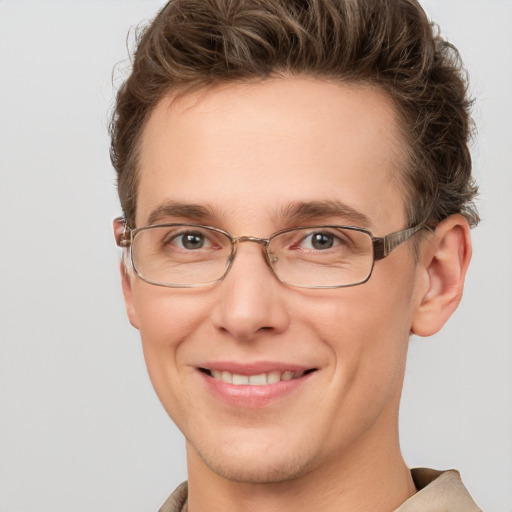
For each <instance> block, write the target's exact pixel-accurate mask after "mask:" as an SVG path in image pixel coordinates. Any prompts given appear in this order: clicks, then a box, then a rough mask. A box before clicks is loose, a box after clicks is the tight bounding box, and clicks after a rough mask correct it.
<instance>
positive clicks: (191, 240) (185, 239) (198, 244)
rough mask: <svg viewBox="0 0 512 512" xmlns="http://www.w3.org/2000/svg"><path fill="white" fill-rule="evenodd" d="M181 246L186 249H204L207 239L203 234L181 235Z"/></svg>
mask: <svg viewBox="0 0 512 512" xmlns="http://www.w3.org/2000/svg"><path fill="white" fill-rule="evenodd" d="M178 239H181V240H180V241H181V245H182V246H183V247H184V248H185V249H190V250H193V249H202V248H203V247H204V243H205V238H204V236H203V235H202V234H201V233H185V234H183V235H180V237H178Z"/></svg>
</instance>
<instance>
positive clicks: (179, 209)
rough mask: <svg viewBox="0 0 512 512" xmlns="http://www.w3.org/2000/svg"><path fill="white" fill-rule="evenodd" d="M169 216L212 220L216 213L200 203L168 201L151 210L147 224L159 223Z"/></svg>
mask: <svg viewBox="0 0 512 512" xmlns="http://www.w3.org/2000/svg"><path fill="white" fill-rule="evenodd" d="M169 217H182V218H183V217H184V218H186V219H188V220H194V221H198V222H205V221H208V220H212V219H213V218H214V217H215V214H214V212H213V210H212V209H210V208H208V207H206V206H203V205H200V204H194V203H182V202H179V201H166V202H165V203H162V204H160V205H158V206H157V207H156V208H155V209H154V210H152V211H151V213H150V214H149V216H148V220H147V225H152V224H157V223H159V222H161V221H162V220H165V219H168V218H169Z"/></svg>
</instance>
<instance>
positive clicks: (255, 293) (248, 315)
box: [213, 240, 290, 341]
mask: <svg viewBox="0 0 512 512" xmlns="http://www.w3.org/2000/svg"><path fill="white" fill-rule="evenodd" d="M247 241H250V240H247ZM217 287H218V288H217V289H218V293H219V300H218V301H217V303H216V305H215V309H214V312H213V320H214V324H215V326H216V328H217V329H220V330H222V331H224V332H227V333H229V334H230V335H231V336H232V337H233V338H234V339H236V340H238V341H250V340H252V339H255V338H257V337H258V336H260V335H261V334H263V333H266V334H270V335H272V334H277V333H281V332H283V331H284V330H285V329H286V327H287V326H288V324H289V316H288V312H287V308H286V295H287V294H288V293H290V290H289V289H288V288H287V287H286V286H285V285H284V284H282V283H281V282H280V281H279V280H278V279H277V278H276V277H275V276H274V274H273V273H272V271H271V270H270V268H269V266H268V265H267V263H266V261H265V256H264V254H263V252H262V248H261V246H260V245H259V244H258V243H244V244H241V245H240V246H239V247H238V250H237V254H236V257H235V259H234V261H233V264H232V266H231V269H230V271H229V272H228V274H227V275H226V277H225V278H224V279H223V281H221V282H220V283H219V284H218V285H217Z"/></svg>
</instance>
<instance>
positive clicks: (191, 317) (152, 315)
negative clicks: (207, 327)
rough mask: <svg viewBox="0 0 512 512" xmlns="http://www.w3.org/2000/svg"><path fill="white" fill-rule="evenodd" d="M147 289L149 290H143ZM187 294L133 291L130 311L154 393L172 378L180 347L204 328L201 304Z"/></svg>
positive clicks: (204, 309)
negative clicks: (132, 311)
mask: <svg viewBox="0 0 512 512" xmlns="http://www.w3.org/2000/svg"><path fill="white" fill-rule="evenodd" d="M149 286H151V289H149V290H146V288H147V287H149ZM197 295H198V294H196V293H194V292H193V291H192V292H191V293H188V291H187V290H185V291H184V290H172V289H168V288H158V287H156V286H152V285H146V284H145V283H141V284H140V285H139V287H138V288H134V293H133V297H134V307H135V309H136V311H137V318H138V322H139V331H140V336H141V340H142V348H143V351H144V358H145V360H146V365H147V368H148V373H149V376H150V378H151V380H152V382H153V385H154V386H155V389H156V391H157V393H158V394H159V395H160V393H159V389H160V388H161V386H160V385H159V384H160V383H162V384H163V383H167V386H168V383H169V382H170V380H172V379H175V378H176V374H177V370H182V369H183V368H180V353H181V351H182V343H183V341H184V340H186V339H187V337H189V336H190V334H191V333H193V332H196V331H197V330H199V329H200V328H201V327H202V326H203V325H204V320H205V318H206V317H207V313H208V311H209V307H208V305H207V304H206V303H205V301H204V300H203V299H202V298H201V297H199V296H197Z"/></svg>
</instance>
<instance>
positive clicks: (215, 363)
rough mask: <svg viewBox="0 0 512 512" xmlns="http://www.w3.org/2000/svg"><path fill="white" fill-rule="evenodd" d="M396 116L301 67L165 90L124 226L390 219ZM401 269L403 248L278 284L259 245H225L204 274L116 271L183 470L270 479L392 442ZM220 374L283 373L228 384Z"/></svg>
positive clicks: (406, 289)
mask: <svg viewBox="0 0 512 512" xmlns="http://www.w3.org/2000/svg"><path fill="white" fill-rule="evenodd" d="M396 123H397V119H396V115H395V112H394V109H393V106H392V103H391V101H390V100H389V99H388V98H387V97H386V95H385V94H384V93H382V92H380V91H378V90H375V89H371V88H362V87H360V88H355V87H349V86H346V85H335V84H332V83H328V82H321V81H315V80H313V79H307V78H286V79H281V80H277V79H276V80H267V81H265V82H262V83H259V84H253V85H226V86H222V87H218V88H216V89H213V90H209V91H206V92H205V91H201V92H200V93H194V94H193V95H188V96H185V97H183V98H181V99H179V100H178V101H176V102H174V103H171V101H170V98H166V99H165V100H164V101H161V102H160V104H159V105H158V106H157V107H156V109H155V111H154V112H153V114H152V116H151V118H150V119H149V122H148V124H147V126H146V127H145V130H144V133H143V137H142V144H141V148H140V157H141V158H140V182H139V187H138V196H137V217H136V225H137V227H138V226H144V225H147V224H148V223H149V222H150V220H149V219H150V218H151V222H156V223H167V222H185V223H189V222H192V223H193V222H197V223H201V224H208V225H211V226H214V227H218V228H222V229H224V230H226V231H228V232H229V233H231V234H232V235H235V236H241V235H252V236H257V237H268V236H269V235H270V234H272V233H274V232H276V231H278V230H281V229H285V228H289V227H293V226H303V225H322V224H323V225H325V224H338V225H339V224H345V225H346V224H349V225H353V224H355V223H356V220H355V219H358V220H359V221H360V225H361V222H363V220H362V218H364V217H366V219H367V220H366V221H365V222H364V223H365V225H364V226H363V227H366V228H369V229H371V230H372V232H373V233H374V234H375V235H377V236H382V235H385V234H388V233H390V232H392V231H395V230H399V229H402V228H404V227H406V218H405V214H404V210H405V209H404V202H403V194H402V192H401V191H400V189H399V186H398V183H399V179H398V174H399V172H400V167H401V164H402V163H403V158H404V156H403V152H402V151H401V146H402V145H403V143H402V142H401V138H400V136H399V134H398V130H397V126H396ZM327 203H329V204H330V205H331V206H332V204H337V205H339V206H341V205H344V207H341V208H339V211H337V210H333V209H332V208H324V207H323V205H325V204H327ZM303 204H304V205H306V206H308V205H309V206H311V205H312V204H314V205H315V208H311V207H303V208H297V205H303ZM190 205H196V206H200V207H202V212H203V213H202V214H201V215H199V213H198V212H194V210H198V209H197V208H190V207H189V206H190ZM183 206H186V208H185V207H183ZM291 210H295V213H296V215H295V216H294V218H293V219H290V216H289V215H285V213H286V212H288V213H289V212H290V211H291ZM347 212H349V213H347ZM359 217H361V219H359ZM416 272H417V268H416V267H415V265H414V257H413V255H412V252H411V248H410V246H409V245H408V244H404V245H402V246H400V247H399V248H397V249H396V250H395V251H394V252H393V253H392V254H391V255H390V256H389V257H388V258H386V259H384V260H382V261H379V262H377V263H376V265H375V269H374V271H373V275H372V277H371V279H370V280H369V281H368V282H367V283H365V284H363V285H359V286H355V287H352V288H339V289H325V290H321V289H304V288H293V287H290V286H287V285H284V284H282V283H281V282H279V281H278V280H277V279H276V277H275V276H274V275H273V274H272V273H271V271H270V269H269V267H268V266H267V264H266V262H265V259H264V257H263V254H262V250H261V247H260V246H259V245H257V244H253V243H242V244H240V246H239V248H238V253H237V256H236V258H235V261H234V263H233V266H232V268H231V270H230V272H229V273H228V275H227V276H226V277H225V279H224V280H223V281H222V282H220V283H217V284H215V285H211V286H208V287H203V288H193V289H183V288H164V287H159V286H153V285H150V284H148V283H145V282H143V281H142V280H141V279H139V278H137V277H136V276H134V275H133V272H131V273H129V275H128V277H126V278H125V280H124V291H125V297H126V301H127V307H128V312H129V315H130V319H131V321H132V323H133V325H134V326H135V327H137V328H138V329H139V330H140V333H141V337H142V343H143V348H144V354H145V358H146V363H147V367H148V371H149V375H150V377H151V380H152V382H153V385H154V387H155V390H156V392H157V394H158V396H159V398H160V400H161V401H162V403H163V405H164V407H165V409H166V410H167V412H168V413H169V415H170V416H171V417H172V419H173V420H174V421H175V422H176V424H177V425H178V427H179V428H180V429H181V431H182V432H183V433H184V435H185V437H186V439H187V449H188V454H189V466H190V465H191V466H193V467H194V465H196V466H197V465H202V464H203V462H204V463H205V464H206V466H207V467H208V468H210V469H211V470H213V471H214V472H216V473H218V474H220V475H222V476H225V477H227V478H230V479H234V480H240V481H252V482H264V481H281V480H286V479H290V478H293V477H296V476H299V475H302V474H305V473H307V472H308V471H312V470H314V469H317V468H321V467H328V466H330V465H331V466H332V465H340V464H343V463H344V461H345V462H346V461H349V460H351V459H353V460H356V459H357V460H360V459H361V458H362V457H363V458H364V457H368V459H370V458H371V457H376V456H378V455H377V454H378V451H379V448H378V447H380V446H382V445H386V443H387V444H388V445H389V444H391V445H393V444H394V443H396V442H397V414H398V412H397V411H398V402H399V396H400V391H401V386H402V378H403V371H404V365H405V358H406V350H407V341H408V337H409V333H410V327H411V318H412V316H413V313H414V309H415V307H416V306H417V303H418V300H419V299H418V298H417V296H418V293H416V290H415V288H416V286H415V282H416V280H415V274H416ZM212 370H215V374H216V376H217V377H215V376H213V375H212V372H211V371H212ZM223 371H224V372H228V373H225V374H224V378H226V379H229V376H230V374H236V375H242V376H247V375H260V377H258V378H256V380H258V379H261V374H266V377H267V378H268V377H269V375H270V374H272V378H271V380H272V379H274V380H275V379H276V375H278V379H286V378H288V377H290V375H292V376H293V377H294V378H293V379H292V380H280V381H279V382H274V383H270V384H268V383H267V384H264V385H242V384H240V385H237V384H229V383H226V382H224V381H223V380H221V379H220V378H219V375H221V372H223ZM286 372H295V373H291V374H290V373H288V374H287V373H286ZM302 372H305V373H304V375H302ZM301 375H302V376H301ZM235 380H237V379H235ZM241 380H243V378H242V379H241Z"/></svg>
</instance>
